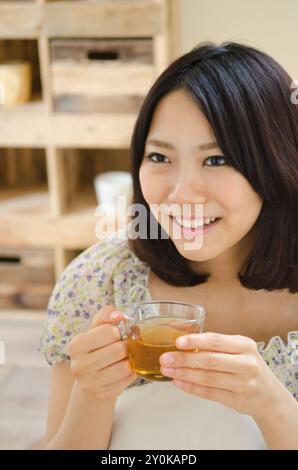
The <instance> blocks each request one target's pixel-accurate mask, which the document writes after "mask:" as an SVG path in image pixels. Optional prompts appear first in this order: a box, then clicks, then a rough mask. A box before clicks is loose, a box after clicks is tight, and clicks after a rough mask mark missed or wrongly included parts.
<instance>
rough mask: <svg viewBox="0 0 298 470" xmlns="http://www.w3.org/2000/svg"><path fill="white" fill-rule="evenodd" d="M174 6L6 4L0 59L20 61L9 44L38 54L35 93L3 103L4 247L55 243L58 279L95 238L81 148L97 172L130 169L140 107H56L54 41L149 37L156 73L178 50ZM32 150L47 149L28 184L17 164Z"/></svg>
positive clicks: (161, 2) (0, 233)
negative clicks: (40, 174) (39, 173)
mask: <svg viewBox="0 0 298 470" xmlns="http://www.w3.org/2000/svg"><path fill="white" fill-rule="evenodd" d="M174 6H175V1H172V0H99V1H95V0H91V1H88V0H83V1H80V0H76V1H71V0H68V1H55V0H54V1H50V0H49V1H47V0H35V1H29V0H27V1H0V60H2V59H3V58H4V59H7V58H16V57H11V56H12V55H13V54H12V52H11V51H12V50H13V47H11V44H14V45H15V51H18V54H17V55H18V57H17V58H19V57H20V56H21V57H22V48H23V49H24V50H25V49H26V48H27V49H26V50H27V51H28V50H30V51H31V52H32V50H33V52H32V54H33V55H34V54H35V56H37V57H35V56H34V57H35V59H34V60H33V59H32V54H31V58H30V60H31V59H32V60H33V67H34V68H35V69H34V73H35V75H36V76H35V78H34V80H35V82H36V83H35V85H34V90H33V91H34V98H33V100H32V101H31V102H28V103H26V104H23V105H19V106H17V107H14V108H11V109H4V108H2V109H1V108H0V147H1V149H2V151H3V152H2V153H3V156H5V157H3V158H6V159H7V165H6V170H7V171H8V172H9V173H10V184H8V185H7V184H2V183H1V180H0V188H1V189H0V223H1V230H0V247H10V248H12V247H18V246H20V247H30V249H31V248H50V249H52V250H53V252H54V259H55V275H56V277H57V276H58V275H59V274H60V273H61V271H62V270H63V269H64V268H65V266H66V265H67V264H68V263H69V261H70V260H71V259H72V257H73V256H75V255H76V254H77V253H78V252H79V250H83V249H85V248H87V247H88V246H90V245H91V244H92V243H94V242H96V241H97V239H96V237H95V224H96V221H97V219H96V217H95V208H96V205H97V203H96V199H95V192H94V188H93V181H92V175H91V176H90V175H89V179H88V178H87V179H86V182H85V183H86V184H85V185H84V187H78V184H77V183H78V179H80V175H81V172H82V168H83V167H84V159H85V158H87V157H85V153H86V152H87V153H88V152H89V154H88V155H89V157H88V158H89V159H90V161H92V162H93V167H94V168H95V169H96V171H98V168H99V167H100V170H101V171H108V170H110V169H111V170H114V169H125V168H127V169H128V168H129V163H128V162H129V159H128V148H129V143H130V138H131V133H132V129H133V125H134V123H135V119H136V116H137V113H136V112H110V113H108V112H102V113H100V112H92V113H91V112H84V113H79V112H76V113H71V112H57V111H56V110H54V107H53V82H52V71H51V60H52V58H51V49H50V43H51V40H52V39H54V38H60V39H63V38H64V39H65V38H70V39H79V38H81V39H84V38H86V39H102V40H108V39H112V38H114V39H121V40H125V39H138V38H139V39H141V38H143V39H150V40H151V41H152V51H153V63H152V71H153V76H152V78H153V79H154V78H155V77H157V76H158V75H159V74H160V72H161V71H162V70H163V69H164V68H165V67H166V65H167V64H168V63H169V62H170V61H171V60H172V59H173V58H174V57H175V55H176V51H175V50H174V49H173V47H172V46H173V45H174V44H175V41H172V39H171V38H173V35H175V28H176V26H175V23H173V22H174V20H175V12H174ZM1 44H2V45H1ZM25 46H26V47H25ZM1 48H2V49H1ZM7 49H9V51H10V52H5V51H7ZM1 50H2V52H1ZM36 68H37V69H38V70H36ZM120 79H121V77H119V80H120ZM12 149H13V150H12ZM18 149H19V151H17V150H18ZM30 149H31V150H30ZM34 149H36V151H37V150H38V149H39V150H38V151H43V152H44V159H45V172H46V176H45V179H44V180H42V179H41V180H40V181H39V182H37V183H36V184H35V185H31V186H28V185H27V186H25V187H23V185H22V184H21V183H20V181H19V180H18V178H16V177H15V178H14V173H15V172H16V168H15V167H16V166H17V165H18V162H19V159H20V158H23V155H25V154H27V155H28V152H30V151H32V152H33V151H34ZM84 152H85V153H84ZM9 155H13V158H12V157H9ZM92 159H93V160H92ZM95 161H96V165H95V163H94V162H95ZM94 171H95V170H94ZM93 176H95V175H93ZM0 276H1V275H0Z"/></svg>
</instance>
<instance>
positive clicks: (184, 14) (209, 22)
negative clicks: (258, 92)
mask: <svg viewBox="0 0 298 470" xmlns="http://www.w3.org/2000/svg"><path fill="white" fill-rule="evenodd" d="M171 1H173V2H176V4H177V6H176V8H177V12H176V14H177V20H178V24H177V26H178V28H177V38H178V39H177V52H178V53H179V54H183V53H185V52H187V51H189V50H190V49H191V48H192V47H194V46H195V45H196V44H197V43H199V42H201V41H206V40H211V41H214V42H216V43H220V42H222V41H237V42H242V43H245V44H248V45H251V46H253V47H256V48H259V49H262V50H264V51H265V52H267V53H268V54H270V55H272V56H273V57H274V58H275V59H276V60H277V61H278V62H279V63H281V65H282V66H283V67H284V68H285V69H286V70H287V71H288V72H289V74H290V75H291V76H292V78H294V79H295V80H298V0H171Z"/></svg>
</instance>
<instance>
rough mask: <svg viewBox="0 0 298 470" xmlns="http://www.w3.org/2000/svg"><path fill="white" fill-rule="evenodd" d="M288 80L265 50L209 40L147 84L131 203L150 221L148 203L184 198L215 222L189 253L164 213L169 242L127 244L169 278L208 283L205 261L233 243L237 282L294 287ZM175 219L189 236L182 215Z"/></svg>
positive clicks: (297, 136)
mask: <svg viewBox="0 0 298 470" xmlns="http://www.w3.org/2000/svg"><path fill="white" fill-rule="evenodd" d="M291 83H292V79H291V78H290V77H289V75H288V74H287V72H286V71H285V70H284V69H283V68H282V67H281V66H280V65H279V64H278V63H277V62H276V61H275V60H274V59H273V58H272V57H270V56H268V55H267V54H265V53H264V52H261V51H258V50H256V49H254V48H252V47H248V46H245V45H241V44H237V43H224V44H222V45H221V46H215V45H214V44H210V43H205V44H201V45H200V46H198V47H196V48H194V49H193V50H192V51H191V52H189V53H188V54H185V55H184V56H182V57H180V58H179V59H177V60H176V61H175V62H173V63H172V64H171V65H170V66H169V67H168V68H167V70H165V72H164V73H163V74H162V75H161V76H160V77H159V79H158V80H157V81H156V82H155V84H154V85H153V87H152V88H151V90H150V92H149V93H148V95H147V97H146V99H145V101H144V103H143V106H142V109H141V111H140V113H139V117H138V120H137V122H136V125H135V129H134V134H133V137H132V173H133V179H134V198H135V199H134V202H135V203H141V204H144V205H145V206H146V207H147V208H148V211H147V214H148V224H147V226H148V227H150V224H149V218H150V210H149V205H150V204H152V203H154V204H156V203H158V204H161V203H165V204H171V203H175V204H178V205H183V204H185V203H187V204H189V205H190V207H191V213H192V208H194V207H195V205H196V204H201V205H202V206H203V209H204V216H205V217H209V218H212V217H215V218H218V219H219V221H218V223H217V224H216V225H214V227H210V229H211V228H212V230H210V229H209V227H208V229H209V232H208V236H207V230H206V231H205V233H204V234H205V235H206V236H205V237H204V243H203V247H202V249H201V250H199V251H197V252H196V253H195V254H194V253H193V252H191V253H190V252H187V251H186V250H185V249H184V244H183V243H182V241H183V240H179V239H178V240H177V239H175V238H174V237H173V231H174V229H175V222H174V221H171V219H170V222H173V223H170V224H169V216H168V215H167V214H164V213H159V214H156V213H154V216H155V217H156V218H157V220H158V222H159V223H160V225H161V227H162V228H163V229H164V230H165V231H166V232H167V233H168V235H169V238H168V239H165V238H162V237H160V238H159V239H158V240H150V237H149V228H148V239H146V240H144V239H141V238H139V239H138V238H137V239H134V240H130V241H129V243H130V247H131V249H132V250H133V251H134V253H135V254H136V255H137V256H138V257H139V258H141V259H142V260H144V261H146V262H149V263H150V266H151V269H152V271H153V272H154V273H155V274H156V275H157V276H158V277H159V278H161V279H162V280H164V281H166V282H167V283H168V284H170V285H175V286H195V285H199V284H202V283H205V282H206V281H207V280H208V279H210V276H211V272H210V270H209V269H207V263H205V264H204V261H206V260H210V259H215V258H216V257H217V259H218V261H220V258H219V255H220V254H221V253H223V252H227V250H230V252H233V251H235V250H237V252H238V253H239V252H240V253H241V257H240V258H239V257H238V263H237V266H235V268H234V271H235V269H236V272H235V273H234V275H236V277H237V278H238V279H239V281H240V283H241V285H242V286H244V287H247V288H249V289H255V290H260V289H266V290H268V291H269V290H276V289H287V290H289V292H291V293H296V292H298V247H297V243H298V223H297V201H298V158H297V154H298V106H297V105H294V104H293V103H292V102H291V99H290V98H291ZM276 110H278V112H276ZM151 212H152V211H151ZM176 222H177V221H176ZM180 222H181V224H180V225H182V226H183V225H186V229H185V230H184V234H185V235H186V234H187V233H189V230H188V232H187V228H189V227H187V222H185V221H181V220H180ZM183 222H185V223H183ZM178 223H179V220H178ZM166 227H169V229H167V228H166ZM273 228H274V229H273ZM182 233H183V231H182ZM231 250H232V251H231ZM222 261H223V260H222ZM209 267H210V263H209V265H208V268H209Z"/></svg>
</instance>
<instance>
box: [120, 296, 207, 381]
mask: <svg viewBox="0 0 298 470" xmlns="http://www.w3.org/2000/svg"><path fill="white" fill-rule="evenodd" d="M124 317H125V329H126V334H127V339H128V348H129V357H130V361H131V365H132V369H133V370H134V372H135V373H136V374H137V375H138V376H140V377H144V378H146V379H147V380H157V381H169V380H172V379H171V378H170V377H165V376H164V375H162V373H161V371H160V363H159V357H160V356H161V354H163V353H165V352H168V351H177V350H178V349H177V348H176V346H175V341H176V339H177V338H178V337H179V336H182V335H187V334H191V333H201V332H202V331H203V327H204V322H205V317H206V311H205V309H204V308H203V307H202V306H200V305H195V304H190V303H180V302H167V301H152V302H140V303H136V304H133V305H131V306H129V307H127V308H126V309H125V311H124ZM193 351H196V349H195V350H193Z"/></svg>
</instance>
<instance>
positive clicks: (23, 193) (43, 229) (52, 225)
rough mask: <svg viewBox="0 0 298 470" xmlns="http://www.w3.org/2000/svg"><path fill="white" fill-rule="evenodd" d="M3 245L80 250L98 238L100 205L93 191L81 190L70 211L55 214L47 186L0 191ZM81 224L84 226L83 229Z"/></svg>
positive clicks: (1, 239)
mask: <svg viewBox="0 0 298 470" xmlns="http://www.w3.org/2000/svg"><path fill="white" fill-rule="evenodd" d="M0 203H1V204H0V219H1V231H0V245H2V246H3V245H5V246H8V247H15V246H23V247H60V248H61V247H63V248H64V249H70V250H78V249H85V248H86V247H88V246H90V245H92V244H93V243H96V242H97V241H98V239H97V237H96V235H95V227H96V223H97V222H98V220H99V218H98V217H97V216H95V209H96V206H97V203H96V200H95V195H94V194H93V193H92V192H91V191H88V190H87V191H84V192H82V193H80V194H79V195H78V197H77V199H76V202H75V204H74V205H73V206H72V207H71V208H70V209H69V210H68V211H67V213H65V214H63V215H61V216H59V217H53V216H52V215H51V212H50V201H49V195H48V192H47V191H46V190H45V188H36V189H35V190H34V191H32V190H30V192H29V191H28V190H25V189H24V190H19V189H18V190H2V191H1V192H0ZM82 227H84V229H83V230H82Z"/></svg>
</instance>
